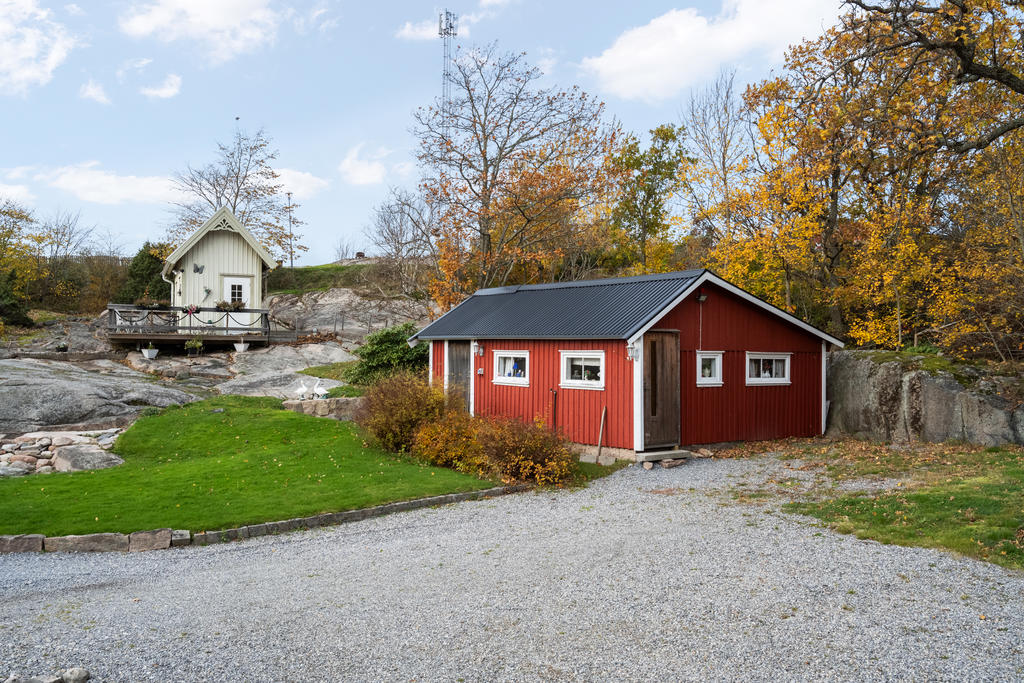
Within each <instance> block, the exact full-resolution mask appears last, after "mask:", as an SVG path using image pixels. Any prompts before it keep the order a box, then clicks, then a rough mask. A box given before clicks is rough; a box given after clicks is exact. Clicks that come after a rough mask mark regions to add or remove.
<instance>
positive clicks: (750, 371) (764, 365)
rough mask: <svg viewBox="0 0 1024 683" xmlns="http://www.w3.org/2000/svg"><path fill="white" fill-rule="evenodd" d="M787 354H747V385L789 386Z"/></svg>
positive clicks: (788, 355)
mask: <svg viewBox="0 0 1024 683" xmlns="http://www.w3.org/2000/svg"><path fill="white" fill-rule="evenodd" d="M789 357H790V354H788V353H747V384H789Z"/></svg>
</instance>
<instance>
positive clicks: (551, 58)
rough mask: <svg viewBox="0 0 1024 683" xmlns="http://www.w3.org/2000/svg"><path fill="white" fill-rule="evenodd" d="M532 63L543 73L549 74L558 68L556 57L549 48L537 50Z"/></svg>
mask: <svg viewBox="0 0 1024 683" xmlns="http://www.w3.org/2000/svg"><path fill="white" fill-rule="evenodd" d="M534 63H535V64H536V65H537V68H538V69H540V70H541V71H542V72H543V73H545V74H550V73H551V72H552V71H554V70H555V67H556V66H558V57H557V56H556V55H555V51H554V50H552V49H551V48H550V47H542V48H540V49H539V50H537V53H536V57H535V58H534Z"/></svg>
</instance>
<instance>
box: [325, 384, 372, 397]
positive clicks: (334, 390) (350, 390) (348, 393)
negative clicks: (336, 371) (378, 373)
mask: <svg viewBox="0 0 1024 683" xmlns="http://www.w3.org/2000/svg"><path fill="white" fill-rule="evenodd" d="M365 393H366V388H365V387H357V386H355V385H352V384H342V385H341V386H338V387H331V388H330V389H328V390H327V398H356V397H358V396H362V395H363V394H365Z"/></svg>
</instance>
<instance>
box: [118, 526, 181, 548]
mask: <svg viewBox="0 0 1024 683" xmlns="http://www.w3.org/2000/svg"><path fill="white" fill-rule="evenodd" d="M170 547H171V530H170V529H153V530H152V531H133V532H132V533H131V534H129V535H128V551H129V552H132V553H138V552H145V551H147V550H164V549H165V548H170Z"/></svg>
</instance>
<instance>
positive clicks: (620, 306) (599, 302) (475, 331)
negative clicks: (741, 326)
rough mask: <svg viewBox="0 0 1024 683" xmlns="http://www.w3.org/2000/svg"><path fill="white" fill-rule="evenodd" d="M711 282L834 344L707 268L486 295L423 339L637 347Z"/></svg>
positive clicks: (429, 328)
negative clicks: (602, 342)
mask: <svg viewBox="0 0 1024 683" xmlns="http://www.w3.org/2000/svg"><path fill="white" fill-rule="evenodd" d="M705 282H711V283H713V284H716V285H718V286H720V287H722V288H723V289H726V290H728V291H729V292H731V293H733V294H735V295H737V296H739V297H740V298H742V299H745V300H747V301H749V302H751V303H753V304H754V305H756V306H758V307H760V308H762V309H764V310H766V311H768V312H769V313H772V314H774V315H776V316H778V317H780V318H782V319H784V320H786V321H787V322H789V323H791V324H793V325H796V326H797V327H799V328H801V329H802V330H804V331H806V332H809V333H810V334H813V335H815V336H817V337H820V338H821V339H823V340H824V341H827V342H829V343H831V344H835V345H836V346H843V343H842V342H841V341H839V340H838V339H836V338H835V337H833V336H831V335H829V334H826V333H825V332H822V331H821V330H819V329H817V328H815V327H812V326H811V325H808V324H807V323H805V322H804V321H802V320H800V319H799V318H796V317H794V316H792V315H790V314H789V313H786V312H785V311H783V310H782V309H779V308H776V307H775V306H772V305H771V304H769V303H767V302H765V301H762V300H761V299H758V298H757V297H756V296H754V295H753V294H750V293H749V292H746V291H744V290H742V289H740V288H739V287H736V286H735V285H732V284H730V283H728V282H726V281H725V280H723V279H722V278H720V277H718V276H717V275H715V274H714V273H712V272H711V271H709V270H684V271H679V272H675V273H659V274H657V275H639V276H636V277H620V278H609V279H604V280H582V281H578V282H557V283H553V284H546V285H518V286H513V287H498V288H495V289H481V290H479V291H477V292H476V293H475V294H473V295H472V296H471V297H469V298H468V299H466V300H465V301H463V302H462V303H461V304H459V305H458V306H456V307H455V308H453V309H452V310H450V311H448V313H446V314H445V315H443V316H441V317H440V318H438V319H437V320H435V321H434V322H432V323H431V324H429V325H427V326H426V327H425V328H424V329H423V330H421V331H420V332H419V333H417V334H415V335H413V336H412V337H411V338H410V342H413V341H415V340H418V339H424V340H426V339H625V340H627V341H629V342H630V343H632V342H634V341H636V340H637V339H639V338H640V337H641V336H643V333H644V332H646V331H647V330H648V329H650V328H651V327H653V326H654V324H655V323H657V321H658V320H660V319H661V317H662V316H664V315H665V314H666V313H668V312H669V311H671V310H672V309H673V308H675V306H676V305H678V304H679V302H681V301H682V300H683V299H685V298H686V297H687V296H689V295H690V293H692V292H693V291H695V290H696V289H697V287H699V286H700V285H701V284H703V283H705Z"/></svg>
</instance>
